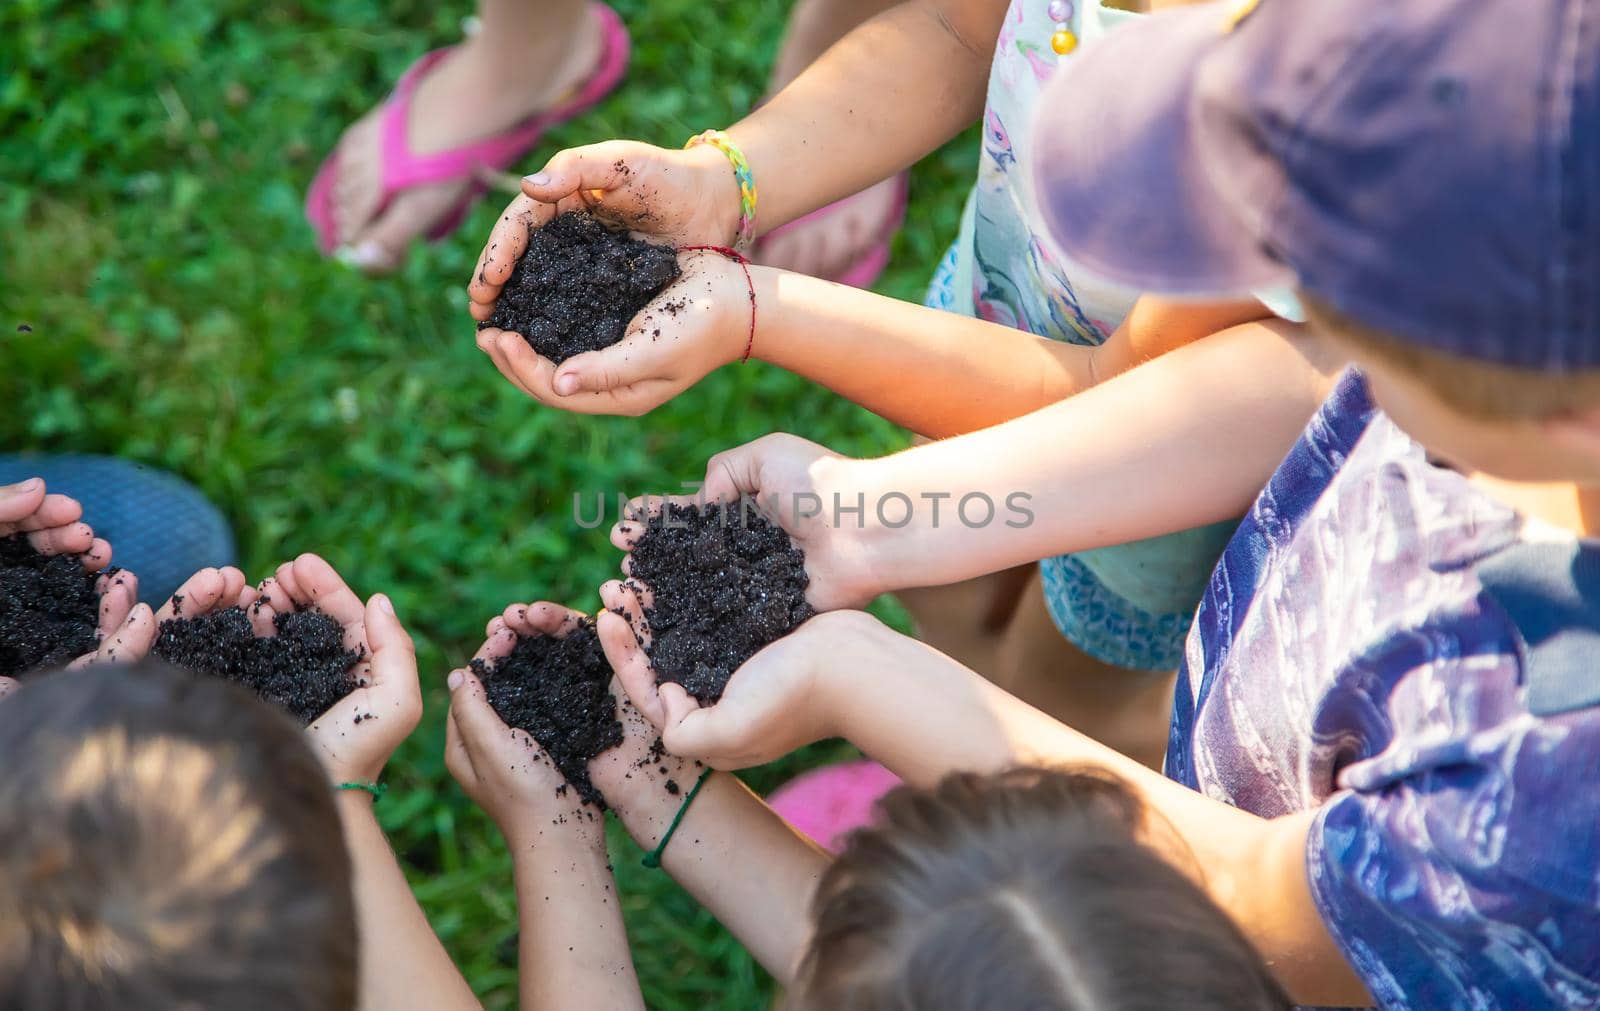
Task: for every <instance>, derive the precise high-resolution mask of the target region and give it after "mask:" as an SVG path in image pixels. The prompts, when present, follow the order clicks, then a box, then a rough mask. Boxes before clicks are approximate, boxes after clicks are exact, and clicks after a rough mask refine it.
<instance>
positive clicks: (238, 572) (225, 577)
mask: <svg viewBox="0 0 1600 1011" xmlns="http://www.w3.org/2000/svg"><path fill="white" fill-rule="evenodd" d="M218 571H220V572H221V573H222V595H221V596H220V597H218V598H217V605H218V610H221V609H222V608H225V607H237V606H238V604H239V596H240V595H241V594H242V593H244V588H245V586H246V585H248V583H249V580H247V579H245V577H244V571H243V570H242V569H238V568H235V567H234V566H232V565H224V566H223V567H222V568H221V569H220V570H218Z"/></svg>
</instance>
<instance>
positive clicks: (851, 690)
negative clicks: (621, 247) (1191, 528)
mask: <svg viewBox="0 0 1600 1011" xmlns="http://www.w3.org/2000/svg"><path fill="white" fill-rule="evenodd" d="M623 611H624V614H625V615H626V616H627V617H623V616H619V615H617V614H613V613H609V612H608V613H607V614H606V615H604V616H603V617H604V619H605V624H604V625H603V626H602V629H601V640H602V643H603V644H604V645H605V646H606V651H607V655H608V656H609V657H610V658H611V661H612V665H613V667H615V669H616V670H617V676H618V678H619V680H620V681H621V682H622V683H623V685H624V686H625V687H626V689H627V690H628V692H629V693H630V696H632V697H633V698H634V699H635V700H636V701H637V702H638V703H639V704H640V705H641V708H644V709H646V710H647V711H651V712H653V714H654V718H656V719H659V720H660V721H661V724H662V739H663V740H664V741H665V742H666V746H667V749H668V750H669V751H671V752H672V753H673V754H678V755H687V756H694V757H696V758H698V759H701V760H703V761H706V762H708V763H710V764H711V765H713V766H715V767H718V768H738V767H744V766H746V765H751V764H756V763H759V762H762V761H766V760H769V759H770V758H772V757H773V756H775V755H779V754H783V753H785V752H787V751H789V750H792V749H793V748H794V747H797V746H800V745H803V744H806V743H809V742H811V741H814V740H819V739H822V738H826V737H833V736H843V737H844V738H846V739H847V740H849V741H851V742H852V743H853V744H855V745H856V746H857V747H860V748H861V749H862V750H863V751H865V752H867V753H868V754H871V755H872V756H873V757H874V758H876V759H878V760H879V761H880V762H882V763H883V764H884V765H885V766H886V767H888V768H889V769H891V770H893V771H894V772H895V773H897V774H898V775H900V776H901V777H902V778H904V779H905V780H906V781H907V782H909V783H911V784H913V785H922V786H927V785H931V784H933V783H935V782H937V781H938V780H939V779H940V778H942V777H943V776H944V775H946V774H947V773H949V772H952V771H957V770H972V771H979V772H992V771H998V770H1001V769H1006V768H1010V767H1012V766H1017V765H1042V766H1053V767H1076V768H1085V767H1088V768H1095V769H1101V770H1105V771H1107V772H1110V773H1113V774H1115V775H1116V776H1118V777H1119V778H1121V779H1123V780H1124V781H1126V782H1127V783H1128V784H1129V785H1130V787H1131V788H1132V789H1133V790H1134V792H1135V793H1136V794H1137V795H1138V796H1139V798H1140V799H1141V801H1142V802H1143V805H1144V807H1145V809H1146V810H1147V811H1149V812H1151V813H1152V815H1154V816H1155V817H1154V818H1153V819H1152V824H1153V826H1154V827H1155V828H1156V829H1157V830H1156V831H1153V832H1152V833H1151V838H1152V843H1153V844H1155V845H1157V846H1158V847H1159V848H1161V849H1162V850H1163V852H1164V854H1165V856H1166V857H1167V858H1168V860H1170V861H1171V862H1172V864H1173V865H1174V866H1175V867H1177V868H1179V869H1180V870H1182V871H1183V872H1184V873H1186V874H1188V875H1189V876H1190V877H1191V878H1192V879H1193V880H1194V881H1195V883H1196V884H1197V885H1199V886H1200V887H1201V888H1202V889H1204V890H1205V891H1206V892H1207V893H1208V894H1209V895H1210V896H1211V898H1212V899H1213V900H1214V901H1215V902H1216V903H1217V904H1218V905H1219V906H1220V907H1221V908H1222V909H1223V910H1224V911H1226V912H1227V913H1228V914H1229V915H1230V916H1232V917H1233V919H1234V921H1235V922H1237V923H1238V924H1239V926H1240V928H1241V929H1243V930H1244V932H1245V933H1246V935H1247V936H1249V938H1250V939H1251V941H1252V942H1253V943H1254V944H1255V946H1256V948H1257V949H1258V950H1259V951H1260V952H1261V953H1262V955H1263V957H1264V958H1265V959H1266V961H1267V963H1268V965H1269V966H1271V968H1272V970H1273V972H1274V973H1275V974H1276V975H1277V976H1278V978H1279V980H1280V981H1281V982H1282V983H1283V985H1284V986H1285V988H1286V989H1288V990H1289V992H1290V993H1291V994H1292V995H1293V996H1294V997H1295V998H1296V1000H1297V1001H1300V1002H1304V1003H1307V1004H1319V1005H1320V1004H1334V1005H1344V1004H1359V1005H1362V1006H1365V1005H1367V1004H1369V1003H1370V998H1369V997H1368V996H1367V994H1366V993H1365V991H1364V988H1363V986H1362V984H1361V982H1360V980H1359V979H1358V977H1357V976H1356V975H1355V973H1354V972H1353V971H1352V970H1351V969H1350V967H1349V965H1348V964H1347V963H1346V962H1345V960H1344V958H1343V956H1342V954H1341V953H1340V951H1339V950H1338V947H1337V946H1336V945H1335V944H1334V942H1333V940H1332V938H1331V937H1330V936H1329V934H1328V931H1327V928H1326V926H1325V925H1324V924H1323V922H1322V919H1321V916H1320V914H1319V913H1318V911H1317V909H1316V906H1315V903H1314V902H1313V900H1312V897H1311V889H1310V882H1309V880H1308V879H1307V875H1306V867H1305V858H1306V841H1307V833H1308V831H1309V830H1310V828H1311V826H1312V824H1313V822H1314V820H1315V817H1316V812H1315V810H1308V811H1302V812H1299V813H1296V814H1294V815H1289V816H1285V817H1282V818H1276V819H1265V818H1261V817H1258V816H1256V815H1254V814H1251V813H1249V812H1247V811H1243V810H1240V809H1238V808H1235V807H1232V806H1231V805H1228V804H1225V803H1222V802H1220V801H1216V800H1212V799H1210V798H1208V797H1206V796H1205V795H1203V794H1201V793H1198V792H1196V791H1193V790H1190V789H1188V788H1187V787H1184V786H1182V785H1181V784H1179V783H1175V782H1173V781H1172V780H1169V779H1167V778H1166V777H1164V776H1162V775H1160V774H1159V773H1156V772H1154V771H1152V770H1150V769H1148V768H1146V767H1144V766H1143V765H1141V764H1140V763H1138V762H1136V761H1133V760H1132V759H1130V758H1128V757H1126V756H1124V755H1122V754H1119V753H1118V752H1116V751H1114V750H1112V749H1110V748H1107V747H1106V746H1104V745H1102V744H1099V743H1097V742H1095V741H1093V740H1091V739H1090V738H1088V737H1085V736H1084V735H1082V734H1080V733H1078V732H1077V731H1075V730H1073V729H1072V728H1070V727H1068V726H1066V725H1065V724H1062V723H1059V722H1057V721H1055V720H1054V719H1052V718H1050V717H1049V716H1047V715H1045V714H1044V713H1042V712H1040V711H1039V710H1037V709H1034V708H1033V707H1032V706H1029V705H1027V704H1026V703H1024V702H1022V701H1020V700H1018V699H1016V698H1014V697H1012V696H1011V695H1008V694H1006V692H1004V691H1002V690H1001V689H1000V688H998V687H996V686H995V685H994V684H992V683H990V682H989V681H987V680H985V679H984V678H982V677H980V676H978V675H977V674H974V673H973V672H972V671H970V670H968V669H967V668H965V667H963V666H961V665H960V664H959V663H957V662H956V661H954V660H952V659H950V658H949V657H947V656H945V655H943V654H942V653H939V652H938V651H936V650H934V649H932V648H931V647H929V646H927V645H924V644H923V643H920V642H917V641H916V640H914V639H911V638H908V637H906V636H902V635H899V634H898V633H895V632H893V631H890V630H889V629H888V628H886V627H885V626H884V625H883V624H882V623H880V622H878V621H877V620H876V619H874V618H872V617H870V616H868V615H866V614H863V613H861V612H856V611H837V612H833V613H830V614H824V615H821V616H819V617H816V618H813V619H812V620H811V621H809V622H807V623H806V624H804V625H802V626H801V627H800V629H799V630H798V631H796V632H794V633H793V634H791V635H789V636H787V637H785V638H783V639H780V640H778V641H777V642H775V643H773V644H772V645H770V646H768V647H767V648H766V649H764V650H762V651H761V652H760V653H757V654H756V655H755V656H754V657H753V658H751V660H750V661H749V662H748V663H746V664H745V665H744V666H743V667H741V668H739V670H738V671H736V672H735V673H734V675H733V678H732V679H731V680H730V681H729V682H728V687H727V690H726V692H725V693H724V695H723V696H722V699H721V701H719V702H718V703H717V704H716V705H715V706H712V707H710V708H700V707H699V706H698V705H697V704H696V703H695V702H694V700H693V699H691V698H689V696H688V695H687V694H686V693H684V692H683V691H682V690H681V688H680V687H679V686H677V685H674V684H667V685H664V686H662V688H661V690H660V692H659V695H656V694H655V693H654V691H653V688H654V676H653V672H652V671H651V670H650V668H649V662H648V659H647V658H646V657H645V656H644V654H643V651H642V650H640V649H639V648H638V645H637V641H636V640H635V639H634V638H633V635H634V633H633V631H632V629H631V628H630V627H629V619H632V620H633V621H634V622H637V621H638V620H639V617H640V616H639V614H638V613H637V609H636V607H629V608H624V609H623Z"/></svg>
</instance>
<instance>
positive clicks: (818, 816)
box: [767, 758, 900, 853]
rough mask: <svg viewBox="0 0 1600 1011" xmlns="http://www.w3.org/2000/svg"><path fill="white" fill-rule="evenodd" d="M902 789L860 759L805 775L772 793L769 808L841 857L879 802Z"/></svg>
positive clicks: (891, 775)
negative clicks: (848, 839) (895, 789)
mask: <svg viewBox="0 0 1600 1011" xmlns="http://www.w3.org/2000/svg"><path fill="white" fill-rule="evenodd" d="M899 785H900V777H898V776H896V775H895V774H894V773H892V772H890V771H889V770H888V769H885V768H884V767H883V766H881V765H879V764H878V763H877V762H874V761H872V760H871V759H866V758H861V759H857V760H856V761H853V762H840V763H839V764H838V765H825V766H823V767H822V768H820V769H812V770H811V771H810V772H803V773H801V774H800V775H798V776H796V777H795V778H793V779H791V780H789V782H787V783H785V784H783V785H782V786H780V787H778V788H777V789H776V790H774V791H773V792H772V796H771V797H768V798H767V803H768V804H770V805H771V806H772V809H773V810H774V811H776V812H778V813H779V814H780V815H782V816H783V820H784V821H786V822H788V823H789V824H790V825H793V826H794V827H795V828H797V829H799V830H800V831H802V832H804V833H805V834H806V835H808V836H810V837H811V838H812V839H813V840H814V841H815V842H816V843H817V845H819V846H821V847H822V848H823V849H825V850H827V851H828V852H829V853H838V852H839V851H840V850H841V849H843V848H844V843H845V839H846V838H847V837H848V836H849V835H850V833H851V832H853V831H855V830H856V829H858V828H861V827H863V826H865V825H868V824H871V822H872V813H873V811H874V809H875V808H876V807H877V804H878V801H879V799H881V798H882V797H883V795H884V794H886V793H888V792H889V791H890V790H892V789H894V788H895V787H897V786H899Z"/></svg>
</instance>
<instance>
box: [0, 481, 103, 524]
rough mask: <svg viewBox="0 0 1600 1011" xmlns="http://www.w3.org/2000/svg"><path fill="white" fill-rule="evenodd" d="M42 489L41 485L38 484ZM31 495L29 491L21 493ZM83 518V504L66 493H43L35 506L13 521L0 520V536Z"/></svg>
mask: <svg viewBox="0 0 1600 1011" xmlns="http://www.w3.org/2000/svg"><path fill="white" fill-rule="evenodd" d="M40 488H41V490H42V488H43V485H40ZM23 494H24V495H28V496H29V497H30V498H31V497H32V496H31V494H30V493H26V492H25V493H23ZM81 519H83V506H81V505H79V504H78V500H77V499H75V498H70V497H68V496H66V495H54V494H49V493H45V494H43V495H42V496H40V497H39V502H38V506H37V508H35V509H34V510H33V511H32V512H30V513H28V514H26V515H24V516H22V517H20V518H18V519H16V520H13V521H9V522H7V521H0V536H7V535H10V534H23V533H32V532H34V531H36V530H48V529H50V528H51V527H65V526H71V525H72V524H74V523H76V522H78V521H79V520H81Z"/></svg>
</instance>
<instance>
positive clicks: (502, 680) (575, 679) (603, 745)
mask: <svg viewBox="0 0 1600 1011" xmlns="http://www.w3.org/2000/svg"><path fill="white" fill-rule="evenodd" d="M472 672H473V673H474V674H475V675H477V677H478V679H479V680H480V681H482V682H483V689H484V692H485V693H486V694H487V695H488V697H489V704H490V705H491V706H493V707H494V711H495V712H497V713H499V714H500V718H501V719H502V720H504V721H505V722H506V725H507V726H510V727H515V728H517V729H519V730H526V731H527V732H528V735H529V736H531V737H532V738H533V739H534V740H535V741H536V742H538V744H539V747H541V748H543V749H544V752H545V754H547V755H549V756H550V760H551V761H552V762H554V763H555V766H556V768H557V769H560V770H561V775H563V776H565V777H566V780H567V783H568V784H569V785H570V786H571V787H572V789H573V790H575V791H576V792H577V794H578V799H579V800H581V801H583V803H585V804H592V805H594V806H596V807H598V808H600V809H601V810H602V811H603V810H605V806H606V802H605V799H604V798H603V797H601V796H600V791H599V790H597V789H596V788H595V785H594V783H593V782H592V781H591V780H590V779H589V760H590V759H592V758H594V757H595V756H596V755H598V754H600V753H601V752H604V751H609V750H610V749H611V748H614V747H616V746H617V745H619V744H621V743H622V724H621V723H620V722H618V720H617V698H616V696H615V695H613V694H612V693H611V665H610V664H609V663H607V662H606V657H605V653H604V652H602V651H601V649H600V637H599V636H598V635H597V634H596V633H595V627H594V622H593V620H586V621H584V622H582V623H581V624H579V625H578V626H577V627H576V628H574V629H572V630H571V631H569V632H568V633H567V634H566V635H564V636H562V637H560V638H557V637H555V636H549V635H533V636H519V637H518V638H517V644H516V645H515V646H514V647H512V649H511V652H510V653H508V654H507V655H505V656H503V657H501V658H499V659H498V660H496V661H495V662H494V663H493V664H492V665H491V664H488V663H485V662H484V661H482V660H474V661H472Z"/></svg>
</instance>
